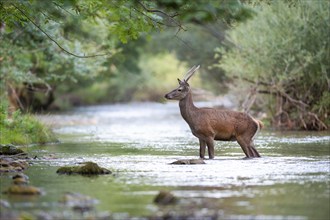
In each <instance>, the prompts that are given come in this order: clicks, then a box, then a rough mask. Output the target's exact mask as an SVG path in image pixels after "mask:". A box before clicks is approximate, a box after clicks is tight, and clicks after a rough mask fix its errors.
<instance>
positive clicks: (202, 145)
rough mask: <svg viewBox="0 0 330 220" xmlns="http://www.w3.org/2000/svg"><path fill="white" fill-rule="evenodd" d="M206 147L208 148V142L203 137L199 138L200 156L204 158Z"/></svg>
mask: <svg viewBox="0 0 330 220" xmlns="http://www.w3.org/2000/svg"><path fill="white" fill-rule="evenodd" d="M205 148H206V142H205V141H203V140H202V139H199V157H200V158H202V159H204V158H205Z"/></svg>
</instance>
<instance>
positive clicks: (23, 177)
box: [13, 173, 29, 185]
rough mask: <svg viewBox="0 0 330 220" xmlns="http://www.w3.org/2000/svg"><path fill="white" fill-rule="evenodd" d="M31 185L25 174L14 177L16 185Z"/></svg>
mask: <svg viewBox="0 0 330 220" xmlns="http://www.w3.org/2000/svg"><path fill="white" fill-rule="evenodd" d="M28 183H29V177H28V176H27V175H25V174H23V173H19V174H17V175H15V176H13V184H14V185H27V184H28Z"/></svg>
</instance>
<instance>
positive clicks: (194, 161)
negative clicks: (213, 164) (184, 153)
mask: <svg viewBox="0 0 330 220" xmlns="http://www.w3.org/2000/svg"><path fill="white" fill-rule="evenodd" d="M171 164H177V165H193V164H205V162H204V160H203V159H185V160H177V161H174V162H172V163H171Z"/></svg>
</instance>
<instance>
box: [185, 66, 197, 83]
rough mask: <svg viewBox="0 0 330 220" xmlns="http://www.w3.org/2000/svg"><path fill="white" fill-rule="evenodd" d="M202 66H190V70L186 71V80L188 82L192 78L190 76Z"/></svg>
mask: <svg viewBox="0 0 330 220" xmlns="http://www.w3.org/2000/svg"><path fill="white" fill-rule="evenodd" d="M199 67H200V65H198V66H196V65H195V66H193V67H192V68H190V70H188V72H187V73H186V75H185V77H184V81H186V82H188V80H189V79H190V77H192V76H193V75H194V73H195V72H196V70H198V69H199Z"/></svg>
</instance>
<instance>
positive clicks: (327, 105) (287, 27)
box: [218, 1, 330, 130]
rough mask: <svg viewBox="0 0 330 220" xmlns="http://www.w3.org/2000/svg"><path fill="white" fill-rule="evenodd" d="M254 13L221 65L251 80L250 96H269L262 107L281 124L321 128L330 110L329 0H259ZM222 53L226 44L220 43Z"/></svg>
mask: <svg viewBox="0 0 330 220" xmlns="http://www.w3.org/2000/svg"><path fill="white" fill-rule="evenodd" d="M257 7H258V9H257V11H258V13H257V16H256V17H255V18H254V19H251V20H249V21H247V22H246V23H244V24H240V25H238V26H237V27H235V28H234V29H233V30H232V31H230V33H229V36H230V38H231V40H232V41H233V42H234V44H235V45H236V46H235V47H234V48H232V49H231V50H230V51H227V52H226V53H225V55H223V56H222V60H221V61H220V64H219V67H220V68H223V69H224V70H225V71H226V72H227V74H228V76H230V77H232V78H239V79H241V80H244V81H246V82H250V83H252V84H253V85H254V86H253V89H252V90H251V94H250V96H248V97H250V98H251V99H253V100H255V96H256V95H257V94H259V95H261V94H267V97H265V96H262V97H263V98H265V99H266V100H267V102H264V106H263V108H264V109H268V110H269V113H270V115H271V116H272V124H273V125H274V126H276V127H280V128H289V129H292V128H303V129H308V130H323V129H327V128H328V126H329V122H330V120H329V115H330V112H329V111H330V93H329V90H330V63H329V60H330V53H329V31H330V18H329V2H328V1H294V2H284V1H273V2H271V3H270V4H264V3H261V4H259V5H258V6H257ZM218 51H221V53H223V52H224V51H223V49H218Z"/></svg>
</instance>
